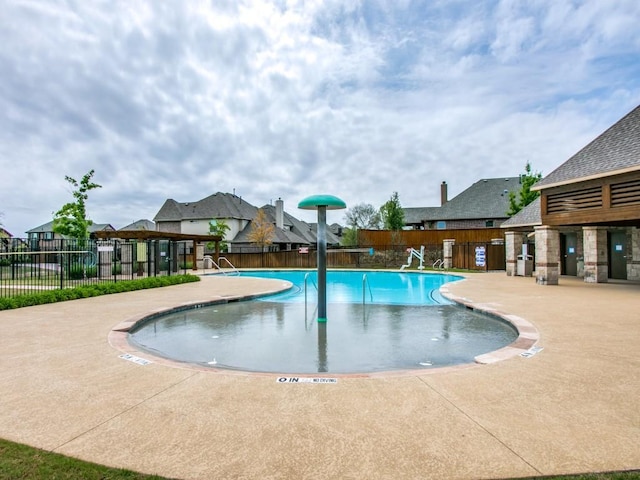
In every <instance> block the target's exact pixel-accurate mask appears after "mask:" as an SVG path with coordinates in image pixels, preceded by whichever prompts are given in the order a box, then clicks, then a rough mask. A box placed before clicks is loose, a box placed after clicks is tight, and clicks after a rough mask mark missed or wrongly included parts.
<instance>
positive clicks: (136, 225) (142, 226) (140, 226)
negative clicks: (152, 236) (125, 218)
mask: <svg viewBox="0 0 640 480" xmlns="http://www.w3.org/2000/svg"><path fill="white" fill-rule="evenodd" d="M155 229H156V224H155V223H153V222H152V221H151V220H147V219H146V218H145V219H141V220H137V221H135V222H133V223H130V224H129V225H127V226H126V227H122V228H120V229H119V230H127V231H129V230H155Z"/></svg>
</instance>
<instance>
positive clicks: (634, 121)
mask: <svg viewBox="0 0 640 480" xmlns="http://www.w3.org/2000/svg"><path fill="white" fill-rule="evenodd" d="M633 167H636V168H637V169H639V170H640V106H638V107H636V108H634V109H633V110H632V111H631V112H629V113H628V114H627V115H625V116H624V117H623V118H622V119H620V120H619V121H618V122H616V123H615V124H613V125H612V126H611V127H609V128H608V129H607V130H606V131H605V132H604V133H602V134H601V135H600V136H598V137H597V138H596V139H595V140H593V141H592V142H591V143H589V144H588V145H587V146H586V147H584V148H583V149H582V150H580V151H579V152H578V153H576V154H575V155H574V156H573V157H571V158H570V159H569V160H567V161H566V162H564V163H563V164H562V165H560V166H559V167H558V168H556V169H555V170H554V171H553V172H551V173H550V174H549V175H547V176H546V177H544V178H543V179H542V180H541V181H540V182H538V183H537V184H536V185H535V187H534V189H535V190H538V189H541V188H544V187H545V186H551V185H554V184H558V183H570V182H571V181H572V180H578V179H582V178H585V177H590V176H597V175H602V174H606V173H608V172H615V171H618V170H622V169H628V168H633Z"/></svg>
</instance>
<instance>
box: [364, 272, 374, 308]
mask: <svg viewBox="0 0 640 480" xmlns="http://www.w3.org/2000/svg"><path fill="white" fill-rule="evenodd" d="M366 287H369V297H370V298H371V303H373V292H372V291H371V284H370V283H369V281H368V280H367V274H366V273H365V274H364V275H362V305H363V306H364V304H365V303H366V299H367V295H366V294H367V289H366Z"/></svg>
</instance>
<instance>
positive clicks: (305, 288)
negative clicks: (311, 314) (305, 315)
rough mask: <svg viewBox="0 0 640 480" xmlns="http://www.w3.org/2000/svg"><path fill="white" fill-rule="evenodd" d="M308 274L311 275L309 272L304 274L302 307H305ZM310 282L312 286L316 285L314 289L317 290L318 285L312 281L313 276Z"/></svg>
mask: <svg viewBox="0 0 640 480" xmlns="http://www.w3.org/2000/svg"><path fill="white" fill-rule="evenodd" d="M309 275H311V272H307V273H305V274H304V308H305V309H306V308H307V279H308V278H309ZM311 283H312V284H313V286H314V287H316V290H318V285H316V282H314V281H313V278H312V279H311Z"/></svg>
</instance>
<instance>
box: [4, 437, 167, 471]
mask: <svg viewBox="0 0 640 480" xmlns="http://www.w3.org/2000/svg"><path fill="white" fill-rule="evenodd" d="M80 478H81V479H83V480H166V477H159V476H157V475H144V474H142V473H136V472H132V471H130V470H124V469H119V468H109V467H105V466H102V465H98V464H96V463H89V462H83V461H81V460H77V459H75V458H71V457H65V456H64V455H60V454H58V453H51V452H47V451H45V450H40V449H37V448H32V447H29V446H27V445H21V444H19V443H13V442H9V441H7V440H2V439H0V479H2V480H5V479H6V480H9V479H11V480H15V479H21V480H40V479H55V480H77V479H80Z"/></svg>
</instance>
